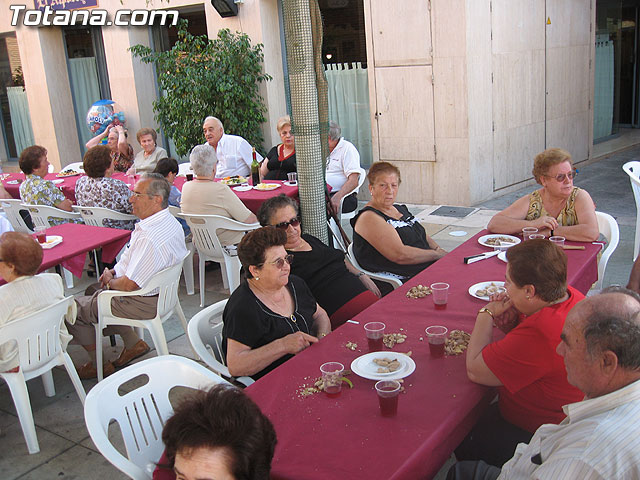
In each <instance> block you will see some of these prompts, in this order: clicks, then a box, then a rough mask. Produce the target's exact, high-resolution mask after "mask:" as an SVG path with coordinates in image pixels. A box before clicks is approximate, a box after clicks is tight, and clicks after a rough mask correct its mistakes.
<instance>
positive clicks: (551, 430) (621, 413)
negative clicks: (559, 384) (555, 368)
mask: <svg viewBox="0 0 640 480" xmlns="http://www.w3.org/2000/svg"><path fill="white" fill-rule="evenodd" d="M561 339H562V340H561V342H560V344H559V345H558V348H557V351H558V354H560V355H562V357H563V358H564V363H565V367H566V369H567V379H568V380H569V383H571V384H572V385H575V386H576V387H578V388H579V389H580V390H582V391H583V392H584V394H585V399H584V400H583V401H582V402H578V403H572V404H569V405H565V406H564V407H563V408H564V411H565V413H566V415H567V417H566V418H565V419H564V420H563V421H562V422H561V423H560V424H559V425H551V424H547V425H542V426H541V427H540V428H538V430H537V431H536V433H535V434H534V436H533V438H532V439H531V442H529V444H524V443H521V444H519V445H518V447H517V448H516V452H515V454H514V456H513V458H512V459H511V460H509V461H508V462H507V463H505V465H504V466H503V467H502V470H500V469H498V468H497V467H493V466H490V465H487V464H485V463H484V462H460V463H458V464H456V465H454V466H453V467H452V468H451V469H450V470H449V474H448V476H447V479H448V480H459V479H483V480H493V479H496V478H497V479H499V480H507V479H508V480H513V479H554V480H555V479H579V480H591V479H603V480H604V479H606V480H610V479H639V478H640V296H638V295H637V294H636V293H635V292H632V291H630V290H626V289H622V288H615V289H607V290H605V292H604V293H602V294H600V295H595V296H593V297H589V298H586V299H584V300H582V301H581V302H580V303H578V304H577V305H576V306H575V307H574V308H573V309H572V310H571V312H569V315H567V319H566V321H565V324H564V328H563V330H562V335H561Z"/></svg>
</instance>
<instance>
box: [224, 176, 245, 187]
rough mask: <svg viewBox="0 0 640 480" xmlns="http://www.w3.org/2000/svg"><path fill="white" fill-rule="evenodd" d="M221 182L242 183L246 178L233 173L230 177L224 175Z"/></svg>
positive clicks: (227, 183)
mask: <svg viewBox="0 0 640 480" xmlns="http://www.w3.org/2000/svg"><path fill="white" fill-rule="evenodd" d="M222 183H224V184H225V185H242V184H243V183H247V179H246V178H244V177H243V176H242V175H234V176H232V177H224V178H223V179H222Z"/></svg>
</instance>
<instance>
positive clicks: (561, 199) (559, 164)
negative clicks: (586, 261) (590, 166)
mask: <svg viewBox="0 0 640 480" xmlns="http://www.w3.org/2000/svg"><path fill="white" fill-rule="evenodd" d="M532 173H533V176H534V177H535V179H536V182H538V183H539V184H540V185H542V188H540V189H538V190H536V191H534V192H533V193H531V194H529V195H526V196H524V197H522V198H520V199H518V200H516V201H515V202H514V203H513V204H511V205H510V206H508V207H507V208H505V209H504V210H503V211H501V212H500V213H497V214H495V215H494V216H493V218H492V219H491V221H490V222H489V225H488V226H487V229H488V230H489V231H490V232H492V233H507V234H514V233H515V234H517V233H520V232H521V231H522V229H523V228H525V227H535V228H537V229H538V233H542V234H544V235H547V236H550V235H561V236H563V237H565V238H566V239H567V240H575V241H580V242H592V241H594V240H597V239H598V236H599V234H600V232H599V229H598V221H597V219H596V206H595V204H594V203H593V200H592V199H591V196H590V195H589V194H588V193H587V191H586V190H582V189H581V188H578V187H574V186H573V179H574V177H575V176H576V173H577V172H576V171H575V170H574V169H573V162H572V161H571V155H570V154H569V152H567V151H566V150H563V149H561V148H548V149H547V150H545V151H544V152H542V153H539V154H538V155H536V158H535V160H534V163H533V171H532Z"/></svg>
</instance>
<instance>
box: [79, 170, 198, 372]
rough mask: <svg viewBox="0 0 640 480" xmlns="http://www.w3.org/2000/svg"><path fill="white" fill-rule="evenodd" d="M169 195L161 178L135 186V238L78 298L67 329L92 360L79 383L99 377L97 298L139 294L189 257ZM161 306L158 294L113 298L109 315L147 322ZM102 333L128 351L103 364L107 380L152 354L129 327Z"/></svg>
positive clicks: (155, 175)
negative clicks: (103, 293) (75, 314)
mask: <svg viewBox="0 0 640 480" xmlns="http://www.w3.org/2000/svg"><path fill="white" fill-rule="evenodd" d="M169 191H170V185H169V182H167V181H166V180H165V178H164V177H163V176H162V175H160V174H158V173H149V174H145V175H143V177H142V179H140V180H139V181H138V183H136V185H135V188H134V190H133V193H132V194H131V198H130V199H129V201H130V202H131V204H132V205H133V214H134V215H135V216H137V217H138V218H140V221H139V222H138V223H136V226H135V228H134V229H133V232H132V233H131V241H130V242H129V246H128V247H127V249H126V250H125V251H124V253H123V254H122V257H121V258H120V260H119V261H118V263H116V265H115V267H114V268H112V269H108V268H105V269H104V272H103V273H102V275H101V276H100V284H99V285H95V286H90V287H89V288H88V289H87V292H85V293H86V295H84V296H80V297H77V298H76V299H75V301H76V303H77V306H78V318H77V320H76V323H75V324H73V325H71V324H67V328H68V330H69V333H71V334H72V335H73V338H74V340H75V341H76V342H77V343H79V344H80V345H82V346H83V347H84V349H85V350H86V351H87V353H88V354H89V357H90V359H91V360H90V361H89V362H88V363H86V364H85V365H83V366H82V367H80V368H79V369H78V374H79V376H80V378H93V377H95V376H96V375H97V370H96V366H95V362H96V343H95V342H96V336H95V327H94V325H95V324H96V323H98V294H99V293H100V292H101V291H102V290H105V289H106V290H123V291H125V292H131V291H134V290H139V289H140V288H142V287H144V286H145V285H146V284H147V282H148V281H149V280H150V279H151V278H152V277H153V276H154V275H155V274H156V273H158V272H159V271H161V270H164V269H165V268H168V267H172V266H173V265H176V264H177V263H179V262H182V261H183V259H184V257H185V256H186V255H187V248H186V246H185V243H184V233H183V231H182V227H181V226H180V224H179V223H178V221H177V220H176V219H175V218H174V217H173V215H171V213H170V212H169V210H168V208H167V207H168V205H169ZM157 302H158V293H157V291H156V292H150V293H148V294H145V295H133V296H126V297H115V298H113V299H112V300H111V311H112V312H113V313H114V314H115V315H116V316H118V317H123V318H132V319H136V320H146V319H150V318H153V317H155V315H156V307H157ZM104 334H105V335H112V334H118V335H120V336H121V337H122V340H123V341H124V349H123V350H122V353H121V354H120V356H119V357H118V359H117V360H116V361H114V362H113V363H111V362H107V363H105V364H104V365H103V372H104V375H105V376H107V375H109V374H111V373H113V372H114V371H115V367H124V366H125V365H127V364H128V363H130V362H131V361H132V360H133V359H135V358H137V357H139V356H141V355H144V354H145V353H147V352H148V351H149V345H147V344H146V343H145V341H144V340H141V339H140V338H138V336H137V335H136V333H135V331H134V330H133V328H131V327H128V326H124V325H110V326H109V327H107V328H105V329H104ZM100 347H101V346H100V345H99V346H98V348H100Z"/></svg>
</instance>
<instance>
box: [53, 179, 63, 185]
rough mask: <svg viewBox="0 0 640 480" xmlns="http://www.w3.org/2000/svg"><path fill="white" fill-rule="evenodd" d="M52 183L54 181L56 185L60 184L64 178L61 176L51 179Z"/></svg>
mask: <svg viewBox="0 0 640 480" xmlns="http://www.w3.org/2000/svg"><path fill="white" fill-rule="evenodd" d="M51 181H52V182H53V183H55V184H56V185H60V184H61V183H62V182H64V179H62V178H56V179H55V180H51Z"/></svg>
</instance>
